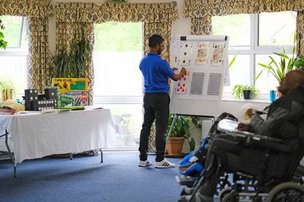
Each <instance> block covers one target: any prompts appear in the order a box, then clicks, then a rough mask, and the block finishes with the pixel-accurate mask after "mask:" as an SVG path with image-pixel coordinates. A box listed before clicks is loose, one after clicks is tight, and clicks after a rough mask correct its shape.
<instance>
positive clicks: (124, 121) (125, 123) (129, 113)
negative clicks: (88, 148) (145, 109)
mask: <svg viewBox="0 0 304 202" xmlns="http://www.w3.org/2000/svg"><path fill="white" fill-rule="evenodd" d="M102 107H103V108H108V109H110V110H111V112H112V114H113V115H115V116H114V121H115V122H116V124H118V126H119V132H120V136H118V137H116V141H115V143H116V145H117V146H137V145H138V144H137V143H138V139H139V134H140V130H141V124H142V121H143V113H142V105H141V104H103V105H102Z"/></svg>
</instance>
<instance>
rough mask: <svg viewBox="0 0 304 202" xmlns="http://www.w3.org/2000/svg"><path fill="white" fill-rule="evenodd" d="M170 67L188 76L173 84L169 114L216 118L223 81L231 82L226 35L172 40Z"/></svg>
mask: <svg viewBox="0 0 304 202" xmlns="http://www.w3.org/2000/svg"><path fill="white" fill-rule="evenodd" d="M170 59H171V60H170V61H171V66H172V67H174V68H176V69H177V72H179V71H180V69H181V68H183V67H184V68H186V70H187V74H186V75H185V76H184V77H183V78H182V79H181V80H179V81H176V82H172V83H171V94H172V95H171V103H170V112H171V113H174V114H186V115H200V116H217V115H218V114H219V108H220V103H221V97H222V90H223V85H224V82H229V71H228V37H227V36H197V35H195V36H194V35H189V36H178V37H172V43H171V58H170Z"/></svg>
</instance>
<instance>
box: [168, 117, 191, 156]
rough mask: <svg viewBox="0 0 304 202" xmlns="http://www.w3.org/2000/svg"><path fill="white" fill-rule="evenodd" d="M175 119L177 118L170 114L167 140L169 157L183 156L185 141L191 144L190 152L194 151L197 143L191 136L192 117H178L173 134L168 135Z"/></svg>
mask: <svg viewBox="0 0 304 202" xmlns="http://www.w3.org/2000/svg"><path fill="white" fill-rule="evenodd" d="M174 117H175V116H174V115H173V114H170V116H169V121H168V129H167V135H168V138H167V145H166V150H167V152H168V155H169V156H170V155H173V156H175V155H181V153H182V149H183V145H184V140H185V139H186V140H187V141H188V143H189V146H190V151H193V150H194V147H195V141H194V138H193V137H192V136H191V132H190V130H191V128H190V122H191V117H190V116H182V115H176V121H175V124H174V126H173V128H172V131H171V133H170V134H168V133H169V129H170V127H171V125H172V122H173V120H174Z"/></svg>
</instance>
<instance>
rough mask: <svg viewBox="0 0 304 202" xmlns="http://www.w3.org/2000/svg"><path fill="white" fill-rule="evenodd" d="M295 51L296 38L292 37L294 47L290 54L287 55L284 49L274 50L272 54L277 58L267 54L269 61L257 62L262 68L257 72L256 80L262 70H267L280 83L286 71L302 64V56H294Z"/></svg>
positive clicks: (303, 64) (303, 60) (303, 62)
mask: <svg viewBox="0 0 304 202" xmlns="http://www.w3.org/2000/svg"><path fill="white" fill-rule="evenodd" d="M295 53H296V38H295V39H294V47H293V49H292V54H291V56H288V54H287V53H286V51H285V49H283V51H282V52H281V53H277V52H274V53H273V54H274V55H276V56H277V57H278V59H275V58H274V57H272V56H269V59H270V61H269V63H267V64H263V63H259V65H260V66H261V67H263V69H262V70H261V71H260V72H259V73H258V74H257V76H256V79H255V80H257V79H258V78H259V77H260V76H261V74H262V73H263V72H264V71H267V72H268V73H270V74H272V75H273V76H274V78H275V79H276V80H277V81H278V83H280V82H281V81H282V79H283V77H285V75H286V74H287V72H289V71H291V70H294V69H297V68H299V67H303V66H304V58H302V57H295Z"/></svg>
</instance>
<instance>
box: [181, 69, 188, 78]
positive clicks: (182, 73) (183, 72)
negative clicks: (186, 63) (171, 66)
mask: <svg viewBox="0 0 304 202" xmlns="http://www.w3.org/2000/svg"><path fill="white" fill-rule="evenodd" d="M180 74H181V75H182V76H185V75H187V70H186V68H185V67H183V68H182V69H181V71H180Z"/></svg>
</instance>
